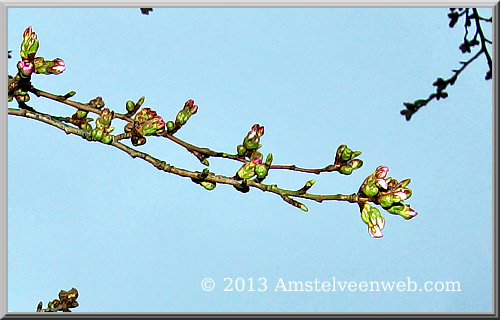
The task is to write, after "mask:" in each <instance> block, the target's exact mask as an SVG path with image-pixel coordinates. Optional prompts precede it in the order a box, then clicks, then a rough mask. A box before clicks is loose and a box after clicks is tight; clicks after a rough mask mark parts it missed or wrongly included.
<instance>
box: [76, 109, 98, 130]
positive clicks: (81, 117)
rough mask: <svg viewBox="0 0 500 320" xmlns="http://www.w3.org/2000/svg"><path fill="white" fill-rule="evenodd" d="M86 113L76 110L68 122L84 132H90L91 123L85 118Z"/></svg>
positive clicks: (89, 119)
mask: <svg viewBox="0 0 500 320" xmlns="http://www.w3.org/2000/svg"><path fill="white" fill-rule="evenodd" d="M87 115H88V111H85V110H81V109H78V110H77V111H76V112H75V113H74V114H73V115H72V116H71V120H70V122H71V123H73V124H74V125H76V126H78V127H79V128H80V129H83V130H85V131H88V132H90V131H92V126H91V125H90V123H89V122H91V121H93V120H92V119H91V118H87Z"/></svg>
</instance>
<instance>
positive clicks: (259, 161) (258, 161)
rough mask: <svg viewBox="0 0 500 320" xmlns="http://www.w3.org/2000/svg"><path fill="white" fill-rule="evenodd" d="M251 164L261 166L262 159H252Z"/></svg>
mask: <svg viewBox="0 0 500 320" xmlns="http://www.w3.org/2000/svg"><path fill="white" fill-rule="evenodd" d="M252 162H253V163H255V164H262V157H257V158H254V159H252Z"/></svg>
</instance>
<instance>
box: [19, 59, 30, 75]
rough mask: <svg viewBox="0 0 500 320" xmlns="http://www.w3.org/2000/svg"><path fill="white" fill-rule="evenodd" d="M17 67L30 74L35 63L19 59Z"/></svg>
mask: <svg viewBox="0 0 500 320" xmlns="http://www.w3.org/2000/svg"><path fill="white" fill-rule="evenodd" d="M17 67H18V68H19V69H21V70H22V71H23V73H24V74H25V75H27V76H29V75H30V74H31V73H32V72H33V63H31V62H29V61H26V62H25V61H19V62H18V63H17Z"/></svg>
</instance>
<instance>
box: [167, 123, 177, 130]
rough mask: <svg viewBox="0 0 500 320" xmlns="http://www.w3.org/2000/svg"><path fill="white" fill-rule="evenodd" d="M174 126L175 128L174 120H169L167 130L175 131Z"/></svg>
mask: <svg viewBox="0 0 500 320" xmlns="http://www.w3.org/2000/svg"><path fill="white" fill-rule="evenodd" d="M174 128H175V124H174V122H173V121H168V122H167V130H168V132H172V131H174Z"/></svg>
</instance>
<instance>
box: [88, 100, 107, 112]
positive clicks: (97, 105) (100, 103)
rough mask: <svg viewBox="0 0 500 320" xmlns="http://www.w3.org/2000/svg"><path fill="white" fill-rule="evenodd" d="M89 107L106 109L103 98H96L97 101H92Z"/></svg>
mask: <svg viewBox="0 0 500 320" xmlns="http://www.w3.org/2000/svg"><path fill="white" fill-rule="evenodd" d="M88 105H89V106H91V107H92V108H96V109H101V108H102V107H104V101H102V97H96V98H95V99H92V100H90V101H89V103H88Z"/></svg>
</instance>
